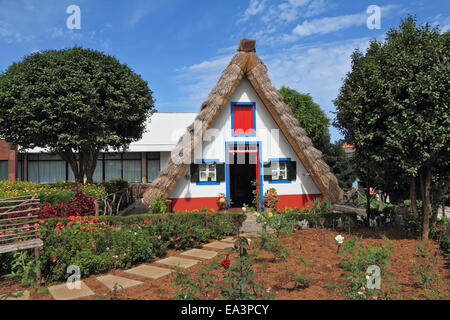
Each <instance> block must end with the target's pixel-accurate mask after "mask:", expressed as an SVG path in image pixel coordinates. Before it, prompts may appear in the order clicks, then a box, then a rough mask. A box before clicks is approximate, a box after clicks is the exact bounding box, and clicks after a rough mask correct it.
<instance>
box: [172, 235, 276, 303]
mask: <svg viewBox="0 0 450 320" xmlns="http://www.w3.org/2000/svg"><path fill="white" fill-rule="evenodd" d="M249 244H250V242H249V239H247V238H245V237H242V236H240V235H239V234H238V237H237V240H236V242H235V244H234V247H233V248H229V249H228V254H227V256H226V257H225V258H224V259H223V260H222V262H220V264H219V263H218V262H217V259H216V260H215V261H214V262H213V263H210V264H209V265H207V266H205V265H203V267H202V268H201V269H200V272H199V275H198V277H195V278H191V277H188V276H187V275H186V274H185V273H184V272H181V271H178V272H177V277H176V279H175V282H174V283H175V285H177V286H179V290H177V291H176V292H175V297H176V298H177V299H181V300H194V299H195V300H198V299H208V298H211V296H212V294H213V293H214V292H218V293H219V294H220V297H221V298H222V299H227V300H255V299H273V298H274V294H273V293H271V292H270V288H267V289H266V288H265V283H258V282H257V281H256V280H255V272H254V270H253V267H254V265H255V264H256V263H260V264H261V262H260V261H258V259H257V258H258V253H259V252H255V253H251V252H248V250H247V248H248V246H249ZM233 252H234V253H237V256H236V257H234V258H233V259H232V258H230V255H232V254H233ZM220 267H221V268H222V273H221V274H217V273H213V271H214V270H215V269H217V268H220Z"/></svg>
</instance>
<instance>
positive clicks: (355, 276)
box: [339, 236, 395, 300]
mask: <svg viewBox="0 0 450 320" xmlns="http://www.w3.org/2000/svg"><path fill="white" fill-rule="evenodd" d="M361 240H362V239H361V238H359V237H354V238H350V239H348V240H347V241H346V243H345V246H344V248H343V250H342V251H341V252H340V253H339V254H341V255H343V256H344V259H343V260H342V261H341V263H340V266H341V267H342V268H343V269H344V270H345V271H346V272H345V273H344V274H343V275H342V276H343V277H344V278H345V279H346V283H347V288H346V290H345V295H346V297H347V298H349V299H351V300H366V299H378V298H382V299H386V298H389V297H390V295H391V294H392V293H393V292H395V288H394V287H393V285H392V282H390V281H389V278H390V276H391V275H390V274H389V273H388V272H387V270H386V266H389V265H390V263H391V262H390V256H391V254H392V243H391V242H390V241H389V239H388V238H387V237H385V236H383V240H384V243H383V245H382V246H381V247H372V246H370V245H363V244H362V242H361ZM372 265H375V266H378V267H379V268H380V272H381V277H382V279H383V281H382V287H381V288H380V289H370V288H368V286H367V282H368V279H369V275H368V274H367V268H368V267H369V266H372Z"/></svg>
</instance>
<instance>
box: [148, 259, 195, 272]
mask: <svg viewBox="0 0 450 320" xmlns="http://www.w3.org/2000/svg"><path fill="white" fill-rule="evenodd" d="M199 262H200V261H199V260H192V259H185V258H178V257H168V258H165V259H162V260H158V261H156V263H160V264H165V265H168V266H171V267H178V268H184V269H187V268H190V267H192V266H194V265H196V264H197V263H199Z"/></svg>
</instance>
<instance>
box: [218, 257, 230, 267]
mask: <svg viewBox="0 0 450 320" xmlns="http://www.w3.org/2000/svg"><path fill="white" fill-rule="evenodd" d="M220 264H221V265H222V266H223V267H224V268H228V267H229V266H230V264H231V261H230V260H228V259H223V260H222V262H221V263H220Z"/></svg>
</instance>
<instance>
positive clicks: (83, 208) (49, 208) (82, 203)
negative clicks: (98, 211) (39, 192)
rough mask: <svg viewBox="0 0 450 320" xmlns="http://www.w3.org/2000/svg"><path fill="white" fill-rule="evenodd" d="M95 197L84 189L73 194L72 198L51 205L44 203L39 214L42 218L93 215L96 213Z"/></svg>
mask: <svg viewBox="0 0 450 320" xmlns="http://www.w3.org/2000/svg"><path fill="white" fill-rule="evenodd" d="M94 200H95V199H94V198H92V197H89V196H87V195H86V194H85V193H84V192H83V191H82V190H78V191H76V192H75V194H74V195H73V198H72V200H68V201H65V202H63V203H57V204H54V205H51V204H50V203H44V204H43V205H42V208H41V210H39V211H38V216H39V218H41V219H45V218H54V217H69V216H82V215H92V214H93V213H94Z"/></svg>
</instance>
